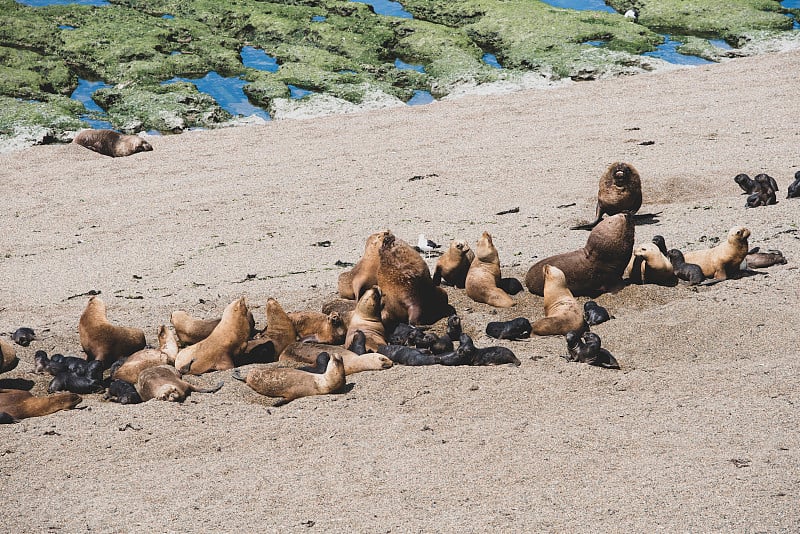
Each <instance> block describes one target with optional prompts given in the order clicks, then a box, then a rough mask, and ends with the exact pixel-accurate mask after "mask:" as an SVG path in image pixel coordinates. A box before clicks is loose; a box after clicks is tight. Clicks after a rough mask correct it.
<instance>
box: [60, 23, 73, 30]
mask: <svg viewBox="0 0 800 534" xmlns="http://www.w3.org/2000/svg"><path fill="white" fill-rule="evenodd" d="M58 29H59V30H74V29H75V26H70V25H69V24H61V25H59V27H58Z"/></svg>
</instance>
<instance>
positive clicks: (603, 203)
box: [572, 162, 642, 230]
mask: <svg viewBox="0 0 800 534" xmlns="http://www.w3.org/2000/svg"><path fill="white" fill-rule="evenodd" d="M641 207H642V179H641V177H640V176H639V172H638V171H637V170H636V169H635V168H634V167H633V165H630V164H628V163H622V162H615V163H612V164H611V165H609V166H608V168H607V169H606V172H604V173H603V175H602V176H601V177H600V185H599V188H598V191H597V208H596V210H595V220H594V221H593V222H591V223H588V224H582V225H578V226H574V227H572V229H573V230H591V229H592V228H594V227H595V226H596V225H597V224H598V223H599V222H600V221H601V220H602V219H603V215H616V214H617V213H623V212H627V213H636V212H637V211H639V208H641Z"/></svg>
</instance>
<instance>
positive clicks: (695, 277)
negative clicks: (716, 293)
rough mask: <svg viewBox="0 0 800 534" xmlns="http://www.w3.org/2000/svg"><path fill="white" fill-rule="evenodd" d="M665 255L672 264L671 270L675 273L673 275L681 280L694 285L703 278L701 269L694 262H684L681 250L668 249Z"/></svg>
mask: <svg viewBox="0 0 800 534" xmlns="http://www.w3.org/2000/svg"><path fill="white" fill-rule="evenodd" d="M667 257H668V258H669V261H670V263H671V264H672V270H673V272H674V273H675V276H677V277H678V278H680V279H681V280H684V281H686V282H689V285H690V286H696V285H697V284H699V283H700V282H702V281H703V280H704V279H705V276H704V275H703V269H701V268H700V266H699V265H696V264H694V263H686V259H685V258H684V257H683V252H681V251H680V250H678V249H676V248H673V249H671V250H668V251H667Z"/></svg>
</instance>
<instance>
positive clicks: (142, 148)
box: [72, 130, 153, 158]
mask: <svg viewBox="0 0 800 534" xmlns="http://www.w3.org/2000/svg"><path fill="white" fill-rule="evenodd" d="M72 142H73V143H75V144H76V145H81V146H83V147H86V148H88V149H89V150H92V151H94V152H97V153H98V154H103V155H104V156H111V157H115V158H117V157H121V156H130V155H131V154H136V153H137V152H147V151H150V150H153V147H152V146H151V145H150V143H148V142H147V141H145V140H144V139H142V138H141V137H139V136H138V135H126V134H121V133H119V132H115V131H114V130H83V131H81V132H78V135H76V136H75V138H74V139H73V140H72Z"/></svg>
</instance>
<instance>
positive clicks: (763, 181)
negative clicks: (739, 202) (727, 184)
mask: <svg viewBox="0 0 800 534" xmlns="http://www.w3.org/2000/svg"><path fill="white" fill-rule="evenodd" d="M733 180H734V181H735V182H736V183H737V184H739V187H741V188H742V191H744V193H743V194H745V195H747V202H745V207H748V208H757V207H759V206H772V205H773V204H777V203H778V200H777V193H778V183H777V182H776V181H775V178H773V177H772V176H770V175H768V174H764V173H762V174H757V175H755V177H753V178H750V177H749V176H748V175H746V174H737V175H736V177H734V179H733ZM786 198H800V171H797V172H795V173H794V182H792V183H791V184H789V187H788V191H787V193H786Z"/></svg>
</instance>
